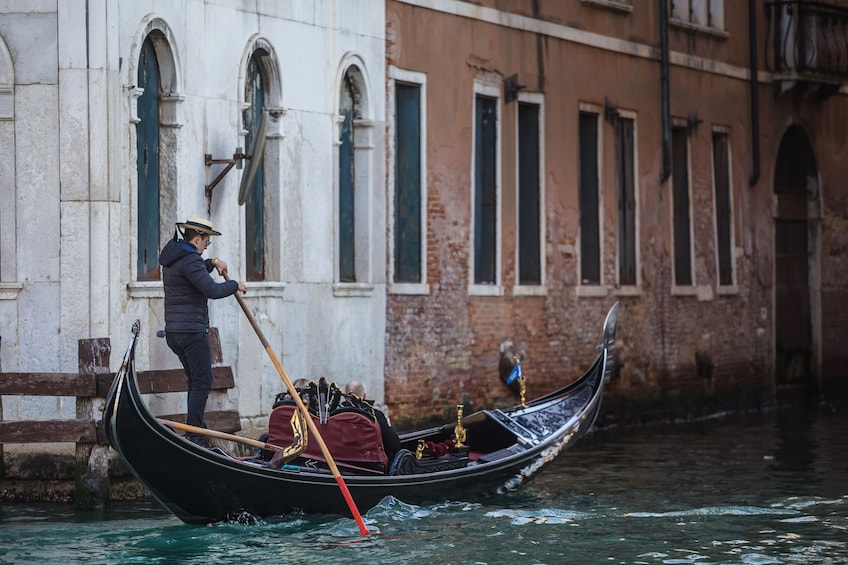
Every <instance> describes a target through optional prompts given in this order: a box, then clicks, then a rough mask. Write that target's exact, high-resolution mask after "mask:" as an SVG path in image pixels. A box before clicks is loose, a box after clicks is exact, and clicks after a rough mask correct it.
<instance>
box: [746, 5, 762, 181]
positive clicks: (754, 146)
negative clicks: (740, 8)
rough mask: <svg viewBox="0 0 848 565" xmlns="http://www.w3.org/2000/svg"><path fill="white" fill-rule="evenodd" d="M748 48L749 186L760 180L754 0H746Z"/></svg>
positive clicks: (755, 11) (758, 100)
mask: <svg viewBox="0 0 848 565" xmlns="http://www.w3.org/2000/svg"><path fill="white" fill-rule="evenodd" d="M748 49H749V52H750V57H751V65H750V66H751V77H750V81H751V153H752V155H751V157H752V158H753V160H754V162H753V169H752V171H751V178H750V179H749V181H750V183H751V186H754V185H755V184H757V181H759V180H760V98H759V88H758V87H759V84H758V82H757V75H758V74H759V73H758V70H757V7H756V1H755V0H748Z"/></svg>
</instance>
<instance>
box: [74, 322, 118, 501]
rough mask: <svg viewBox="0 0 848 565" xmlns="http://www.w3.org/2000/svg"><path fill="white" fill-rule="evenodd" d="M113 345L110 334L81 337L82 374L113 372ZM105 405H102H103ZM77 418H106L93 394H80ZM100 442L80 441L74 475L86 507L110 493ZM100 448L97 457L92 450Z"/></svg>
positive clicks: (78, 497)
mask: <svg viewBox="0 0 848 565" xmlns="http://www.w3.org/2000/svg"><path fill="white" fill-rule="evenodd" d="M111 353H112V345H111V342H110V341H109V338H108V337H102V338H94V339H81V340H79V371H80V373H82V374H92V375H95V376H94V377H93V378H95V379H96V378H97V377H96V375H98V374H102V373H108V372H109V356H110V354H111ZM101 408H102V407H101ZM76 409H77V418H78V419H83V420H85V419H92V420H94V421H95V422H97V421H98V420H102V418H103V416H102V414H101V413H100V410H97V409H95V405H94V400H93V399H92V398H91V397H84V396H78V397H77V406H76ZM96 446H97V444H96V443H82V442H80V443H77V445H76V465H77V468H76V471H75V476H74V482H75V485H76V486H75V488H74V498H75V499H76V503H77V504H78V505H82V506H88V505H91V504H99V503H102V502H103V501H104V499H105V498H106V497H107V496H108V489H109V458H108V453H101V451H103V450H104V449H106V448H105V447H103V446H101V447H96ZM95 450H98V453H95V454H94V455H95V456H94V457H93V456H92V452H93V451H95Z"/></svg>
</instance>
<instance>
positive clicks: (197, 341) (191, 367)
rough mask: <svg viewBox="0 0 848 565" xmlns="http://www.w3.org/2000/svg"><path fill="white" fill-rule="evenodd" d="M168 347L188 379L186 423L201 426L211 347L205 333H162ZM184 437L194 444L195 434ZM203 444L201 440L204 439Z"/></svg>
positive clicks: (204, 409) (203, 425)
mask: <svg viewBox="0 0 848 565" xmlns="http://www.w3.org/2000/svg"><path fill="white" fill-rule="evenodd" d="M165 340H166V341H167V342H168V347H170V348H171V351H173V352H174V353H176V354H177V357H179V358H180V363H182V365H183V370H185V374H186V379H187V381H188V413H187V414H186V422H185V423H186V424H188V425H190V426H196V427H198V428H205V427H206V422H205V421H204V420H203V413H204V412H205V411H206V399H207V398H209V391H210V390H212V350H211V348H210V346H209V334H208V333H205V332H197V333H172V332H168V333H167V334H166V335H165ZM186 437H187V438H188V439H190V440H192V441H195V442H196V443H198V441H197V440H198V439H199V438H200V437H203V438H204V439H206V438H205V436H199V435H198V434H193V433H190V432H189V433H186ZM204 443H205V442H204Z"/></svg>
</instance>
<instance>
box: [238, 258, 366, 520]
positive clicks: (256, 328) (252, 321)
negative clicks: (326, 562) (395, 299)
mask: <svg viewBox="0 0 848 565" xmlns="http://www.w3.org/2000/svg"><path fill="white" fill-rule="evenodd" d="M222 274H223V276H224V279H225V280H230V277H229V276H227V271H224V272H223V273H222ZM235 297H236V300H238V303H239V306H241V309H242V310H243V311H244V314H245V316H247V319H248V320H249V321H250V325H251V326H253V330H254V331H255V332H256V335H257V336H258V337H259V341H261V342H262V346H263V347H264V348H265V351H266V352H267V353H268V357H270V358H271V362H272V363H274V367H276V368H277V372H278V373H279V374H280V378H282V379H283V382H284V383H285V385H286V390H288V391H289V394H290V395H291V397H292V398H293V399H294V401H295V403H296V404H297V407H298V409H299V410H300V412H301V413H302V414H303V419H304V420H306V425H307V427H308V428H309V431H310V432H311V433H312V437H313V438H314V439H315V440H316V441H317V442H318V446H319V447H320V448H321V453H323V454H324V459H326V460H327V465H328V466H329V467H330V471H331V472H332V473H333V476H334V477H335V478H336V483H338V485H339V489H341V491H342V496H344V499H345V502H347V505H348V508H350V511H351V513H352V514H353V518H354V519H355V520H356V524H357V525H358V526H359V531H360V533H361V534H362V535H363V536H367V535H368V528H366V527H365V522H363V521H362V515H360V514H359V510H358V509H357V508H356V504H355V503H354V502H353V497H352V496H351V495H350V491H349V490H348V488H347V484H345V482H344V479H343V478H342V474H341V473H340V472H339V468H338V467H337V466H336V462H335V461H334V460H333V456H332V454H331V453H330V450H329V449H327V444H326V443H324V438H322V437H321V433H320V432H319V431H318V427H317V426H316V425H315V422H313V421H312V418H311V417H310V416H309V409H308V408H307V407H306V405H305V404H303V400H301V399H300V395H299V394H298V393H297V390H295V388H294V385H293V384H292V382H291V379H289V376H288V375H287V374H286V371H285V369H283V366H282V365H281V364H280V361H279V359H277V356H276V355H275V354H274V350H273V349H271V345H270V344H269V343H268V340H267V339H265V334H264V333H262V328H260V327H259V324H258V323H257V322H256V318H254V317H253V314H251V313H250V309H249V308H248V307H247V304H246V303H245V302H244V298H242V297H241V295H240V294H239V293H238V291H236V293H235Z"/></svg>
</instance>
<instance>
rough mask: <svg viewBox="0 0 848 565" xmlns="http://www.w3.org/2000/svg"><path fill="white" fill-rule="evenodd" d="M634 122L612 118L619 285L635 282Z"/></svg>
mask: <svg viewBox="0 0 848 565" xmlns="http://www.w3.org/2000/svg"><path fill="white" fill-rule="evenodd" d="M635 126H636V124H635V121H634V120H633V119H631V118H626V117H623V116H619V117H618V118H617V119H616V120H615V168H616V185H617V191H616V192H617V196H616V204H617V208H618V230H617V231H618V233H617V243H618V284H619V286H633V285H635V284H636V181H635V177H636V169H635V152H636V147H635V145H634V132H635V129H636V127H635Z"/></svg>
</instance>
